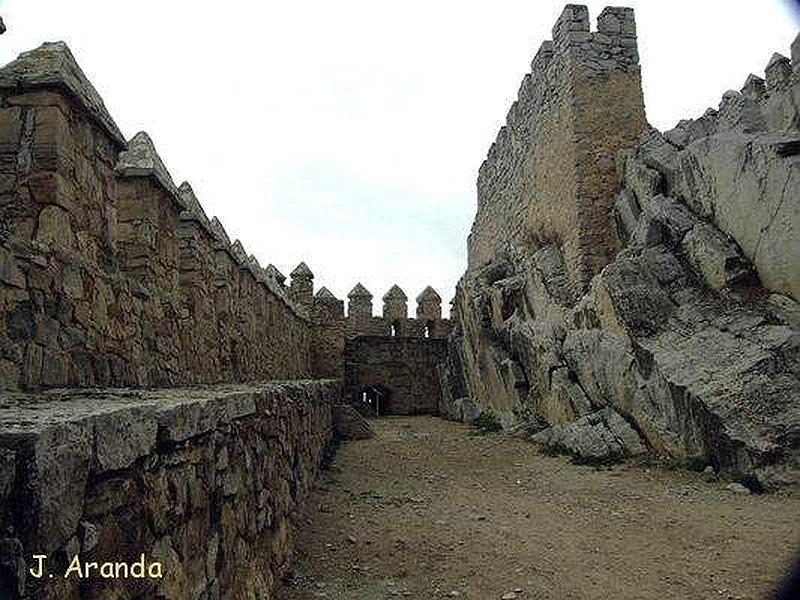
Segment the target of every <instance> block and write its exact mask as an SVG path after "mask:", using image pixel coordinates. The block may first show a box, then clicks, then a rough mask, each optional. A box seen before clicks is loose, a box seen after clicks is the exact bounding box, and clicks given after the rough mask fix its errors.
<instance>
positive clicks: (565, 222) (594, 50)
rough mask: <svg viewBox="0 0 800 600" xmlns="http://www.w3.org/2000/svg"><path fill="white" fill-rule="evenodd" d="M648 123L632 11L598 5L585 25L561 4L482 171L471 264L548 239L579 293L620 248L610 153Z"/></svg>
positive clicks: (573, 8)
mask: <svg viewBox="0 0 800 600" xmlns="http://www.w3.org/2000/svg"><path fill="white" fill-rule="evenodd" d="M645 125H646V121H645V114H644V100H643V96H642V85H641V75H640V70H639V54H638V51H637V42H636V23H635V21H634V16H633V10H632V9H629V8H616V7H609V8H605V9H604V10H603V11H602V13H600V15H599V17H598V19H597V30H596V31H591V29H590V25H589V11H588V10H587V8H586V7H585V6H580V5H575V4H569V5H567V6H566V7H565V8H564V11H563V12H562V14H561V16H560V17H559V19H558V21H557V22H556V24H555V26H554V27H553V40H552V41H545V42H544V43H543V44H542V45H541V47H540V48H539V51H538V52H537V53H536V56H535V57H534V59H533V62H532V63H531V72H530V73H528V74H527V75H526V76H525V77H524V79H523V81H522V85H521V86H520V88H519V92H518V95H517V100H516V101H515V102H514V103H513V105H512V106H511V109H510V110H509V112H508V116H507V118H506V124H505V125H504V126H503V127H501V128H500V131H499V133H498V135H497V139H496V140H495V142H494V144H492V147H491V149H490V150H489V154H488V156H487V158H486V160H485V161H484V163H483V165H482V166H481V168H480V171H479V174H478V211H477V214H476V217H475V222H474V223H473V226H472V231H471V233H470V237H469V239H468V249H469V252H468V254H469V258H468V263H469V268H470V269H477V268H480V267H482V266H483V265H486V264H487V263H489V262H491V261H493V260H495V259H497V258H498V257H501V256H502V255H504V254H505V252H506V250H507V249H508V247H509V246H511V247H515V248H519V249H522V250H524V251H531V250H534V251H535V250H536V248H537V247H538V246H540V245H541V244H542V243H544V242H553V243H555V244H557V246H558V249H559V253H560V255H561V256H563V260H564V263H565V266H566V270H567V275H568V277H569V283H570V288H571V291H572V292H573V295H574V296H576V297H577V296H578V295H580V294H581V293H582V292H583V291H585V290H586V288H587V286H588V284H589V281H590V280H591V278H592V276H594V275H595V274H597V273H598V272H599V271H600V270H601V269H602V268H603V267H604V266H605V265H606V264H608V262H609V261H610V260H611V259H613V257H614V255H615V253H616V250H617V239H616V234H615V229H614V226H613V221H612V219H611V216H610V215H611V207H612V205H613V203H614V199H615V195H616V194H617V192H618V191H619V185H620V184H619V179H618V178H617V174H616V156H617V152H618V151H619V150H621V149H624V148H630V147H633V146H634V145H635V144H636V143H637V141H638V139H639V136H640V135H641V133H642V131H643V130H644V128H645Z"/></svg>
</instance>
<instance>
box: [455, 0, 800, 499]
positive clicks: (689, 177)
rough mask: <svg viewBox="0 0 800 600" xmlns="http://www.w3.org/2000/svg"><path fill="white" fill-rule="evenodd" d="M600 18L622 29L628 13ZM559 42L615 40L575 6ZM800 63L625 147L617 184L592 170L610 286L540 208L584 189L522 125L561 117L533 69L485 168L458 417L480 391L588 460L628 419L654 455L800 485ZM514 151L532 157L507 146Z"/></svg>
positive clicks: (491, 406)
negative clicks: (607, 214)
mask: <svg viewBox="0 0 800 600" xmlns="http://www.w3.org/2000/svg"><path fill="white" fill-rule="evenodd" d="M576 15H577V16H576ZM600 21H601V25H602V27H601V28H605V29H608V30H609V31H616V30H617V23H618V21H619V20H618V19H617V18H616V17H615V18H613V19H612V18H611V17H609V16H603V17H602V18H601V19H600ZM556 34H557V35H558V36H561V42H560V45H559V43H556V44H555V45H544V46H543V47H542V49H541V50H540V52H539V54H537V58H536V59H534V67H537V65H538V66H539V67H540V68H543V69H551V68H552V67H551V66H550V65H554V64H556V65H557V64H559V60H561V59H563V58H564V57H565V56H567V54H568V53H569V50H568V48H569V47H570V44H572V43H575V41H576V40H578V39H580V40H583V41H582V42H580V43H584V44H589V43H591V42H589V41H588V40H590V39H592V36H594V35H595V34H593V33H591V32H589V31H588V23H587V22H586V18H585V15H584V13H583V12H580V13H575V12H574V10H573V11H572V12H569V11H565V14H564V15H563V16H562V19H560V20H559V23H558V24H557V25H556V27H555V28H554V35H556ZM565 37H566V40H564V39H563V38H565ZM632 47H633V48H635V41H634V42H633V46H632ZM571 56H573V58H575V57H576V56H578V55H571ZM584 60H589V59H588V58H586V56H585V55H582V56H581V58H580V59H579V60H578V62H577V66H576V67H575V70H574V71H573V72H572V73H573V77H575V78H576V81H577V83H576V88H579V87H580V85H581V84H582V83H584V79H585V80H586V81H590V80H591V74H585V73H582V72H581V67H582V66H584V65H582V61H584ZM585 66H586V68H587V69H589V70H590V72H591V68H592V67H590V66H589V65H585ZM795 67H796V65H794V64H793V63H791V61H789V60H788V59H786V58H785V57H782V56H777V57H773V59H772V60H771V61H770V63H769V66H768V68H767V72H766V78H765V80H764V79H761V78H757V77H751V78H748V80H747V82H746V84H745V88H744V89H743V90H742V92H737V91H728V92H726V93H725V94H724V95H723V98H722V101H721V102H720V105H719V108H718V109H716V110H709V111H707V112H706V113H705V114H704V115H703V116H702V117H700V118H698V119H693V120H686V121H681V122H680V123H679V124H678V126H677V127H675V128H674V129H673V130H671V131H668V132H666V133H663V134H662V133H661V132H659V131H657V130H655V129H653V128H645V129H644V130H643V131H642V133H641V136H640V137H639V139H638V142H637V141H635V140H634V139H629V140H628V142H627V144H628V146H629V147H628V148H623V149H622V150H621V151H620V152H619V154H618V155H617V157H616V171H617V178H616V183H615V184H614V185H613V186H609V187H604V185H603V182H601V181H599V180H597V179H592V177H591V169H590V170H584V171H583V172H582V175H583V177H584V179H583V180H582V183H583V187H582V188H581V189H582V190H583V192H582V193H585V194H588V195H592V196H593V197H595V198H596V200H595V202H600V203H601V204H603V205H605V206H608V207H609V208H610V209H611V210H612V211H613V216H614V221H613V224H608V223H606V222H604V221H602V220H600V219H597V220H595V221H593V225H592V226H593V227H594V228H595V230H596V233H597V235H596V238H597V239H594V240H593V241H592V242H591V243H587V245H586V246H584V247H582V248H581V252H582V253H583V255H584V256H586V253H587V252H588V253H595V254H594V256H595V257H597V256H598V254H597V252H599V250H600V248H602V243H601V240H602V239H606V240H607V239H608V236H612V235H613V236H614V237H615V240H614V249H613V252H608V253H607V254H605V255H604V256H602V257H601V261H600V263H595V264H597V265H598V268H597V269H596V270H595V271H594V276H593V278H592V279H591V281H590V282H588V283H587V285H586V287H585V288H577V289H576V288H575V286H574V282H575V273H580V269H579V268H577V270H576V264H578V263H576V262H575V257H576V254H575V251H574V249H570V247H569V243H570V239H569V237H568V236H563V235H552V234H553V232H554V231H557V228H556V227H554V221H553V217H552V215H550V213H549V212H548V211H547V210H543V209H540V206H542V205H548V206H556V207H563V206H568V203H567V204H565V203H564V202H563V200H562V199H561V196H559V194H558V193H557V192H556V191H554V190H553V187H552V182H556V183H557V185H558V186H559V189H571V188H570V186H572V185H574V183H575V182H574V180H573V178H572V176H571V175H569V174H570V173H571V172H570V171H569V170H568V169H567V170H564V169H562V168H559V164H558V162H557V160H555V159H553V158H552V157H550V156H546V155H544V153H543V150H542V148H540V147H539V146H537V145H536V144H531V143H530V142H528V143H522V141H520V140H526V139H527V140H535V139H537V138H536V137H534V136H533V135H532V134H531V133H530V132H527V133H526V130H525V129H524V128H523V129H520V128H518V127H516V125H515V124H516V123H517V121H516V120H513V119H512V117H516V116H517V115H528V119H530V122H531V123H532V124H533V125H535V128H536V132H537V135H542V132H547V131H550V130H551V129H552V128H554V127H555V126H556V124H557V123H558V117H557V116H554V115H553V114H552V113H551V109H550V108H548V107H547V105H546V104H544V103H543V102H544V100H542V99H541V98H540V97H539V96H538V95H537V94H544V93H545V91H546V90H547V89H549V88H548V85H550V83H542V82H538V83H536V82H535V76H536V73H534V82H533V84H534V87H532V88H531V87H529V86H531V85H532V81H531V80H529V79H527V78H526V81H524V82H523V87H522V90H521V93H520V98H519V99H518V100H517V102H515V104H514V105H513V106H512V109H511V111H510V112H509V119H510V120H509V124H508V125H507V126H506V127H505V128H504V129H503V130H502V131H501V134H500V137H499V138H498V141H497V142H495V144H494V145H493V147H492V149H491V150H490V152H489V158H488V159H487V162H486V163H485V164H484V166H483V167H482V171H481V176H480V178H479V210H478V216H477V217H476V221H475V224H474V226H473V234H472V236H473V237H472V240H471V242H470V243H471V246H470V248H471V253H472V254H471V261H470V268H469V269H468V270H467V273H466V274H465V276H464V277H463V278H462V280H461V281H460V282H459V285H458V289H457V293H456V299H455V305H454V308H455V316H456V323H455V328H454V331H453V334H452V335H451V337H450V341H449V344H448V351H449V356H448V361H447V363H446V364H445V365H444V366H443V368H442V373H441V376H442V381H443V385H444V387H445V391H444V394H443V398H444V402H445V405H446V409H445V410H446V412H448V413H450V414H455V415H457V414H458V413H459V411H458V410H457V409H456V406H455V402H456V399H458V398H463V397H468V398H470V399H471V402H473V403H474V404H475V405H476V406H478V407H479V408H480V409H481V410H487V411H492V412H494V413H495V414H496V415H497V416H498V418H499V419H500V420H501V422H502V423H503V424H504V425H505V426H506V427H508V428H510V429H514V430H516V429H518V428H519V427H525V428H526V429H528V430H535V429H538V428H540V426H541V425H545V426H546V425H550V426H551V427H550V428H549V429H547V430H546V433H540V434H538V435H539V438H540V439H541V440H543V441H546V442H548V443H549V441H550V439H551V438H552V439H553V440H554V441H553V444H555V445H559V444H563V445H564V446H569V447H570V450H569V451H570V452H573V453H575V454H578V455H582V456H585V457H586V458H597V457H598V456H607V455H613V454H615V453H616V454H620V453H621V451H620V449H619V447H617V446H615V445H614V443H611V442H609V441H608V439H607V438H608V436H605V437H604V434H603V432H604V431H605V430H606V429H607V428H606V426H605V425H599V424H598V423H597V422H595V421H592V419H595V418H596V417H593V416H592V415H599V414H612V413H613V414H618V415H621V416H622V417H624V421H625V422H628V423H630V424H631V425H633V427H634V428H635V430H636V432H637V435H640V436H641V438H642V440H643V442H644V443H645V444H646V446H647V447H648V448H649V450H651V451H655V452H658V453H663V454H667V455H670V456H672V457H673V458H676V459H678V460H686V461H689V460H701V461H705V462H707V463H710V464H712V465H713V466H714V468H715V469H717V470H718V471H721V472H722V473H723V474H724V475H729V476H730V475H741V474H743V473H747V474H754V475H757V476H758V477H759V478H760V479H761V480H762V482H763V483H766V484H768V485H769V484H778V483H782V482H784V481H791V480H797V478H798V474H800V460H799V459H800V446H798V439H800V406H799V405H798V403H797V399H798V398H800V369H799V368H798V358H797V357H798V344H800V328H798V326H799V325H800V322H799V321H798V318H797V315H798V314H800V313H798V309H800V305H798V304H797V299H798V291H797V277H798V275H800V270H798V268H797V265H799V264H800V246H798V243H800V236H798V235H797V233H798V231H800V212H798V211H800V204H798V203H797V202H796V201H794V200H795V199H796V198H798V197H800V189H798V188H797V185H798V181H799V180H798V177H797V173H798V171H797V169H798V164H800V163H798V162H797V160H798V156H799V155H800V154H798V148H800V143H798V139H800V137H798V136H800V118H799V117H798V111H797V106H798V102H797V98H798V91H799V90H800V80H798V78H797V69H796V68H795ZM608 68H610V69H612V71H613V69H621V63H616V65H613V68H612V65H608ZM546 72H548V73H549V72H550V71H546ZM765 81H766V83H765ZM615 84H616V85H620V86H621V88H620V94H622V95H623V97H625V98H628V96H626V95H625V94H627V92H628V91H630V89H629V87H626V86H630V85H634V86H636V85H638V84H637V83H636V82H633V83H632V82H631V81H627V82H624V81H622V80H620V81H619V82H615ZM612 87H613V84H612ZM626 90H627V91H626ZM523 91H524V92H525V93H524V94H523V93H522V92H523ZM573 93H577V92H573ZM572 99H573V100H574V101H576V102H579V101H580V99H579V98H578V97H573V98H572ZM579 115H580V116H585V117H586V118H587V119H588V121H587V122H588V123H589V124H590V125H589V126H588V127H587V128H586V129H584V130H583V132H584V134H585V136H586V137H585V138H584V139H583V140H582V143H583V144H584V145H585V146H586V148H587V153H590V152H591V148H592V146H593V144H600V143H602V142H601V140H600V139H595V137H593V136H595V135H596V136H599V137H602V134H601V129H597V128H595V129H593V128H592V126H591V124H592V123H594V121H592V119H593V118H595V117H596V116H597V115H596V114H595V113H592V112H590V111H589V112H586V113H579ZM628 118H632V117H628V116H626V117H624V119H628ZM512 128H516V129H514V131H512ZM532 128H533V126H532ZM525 135H527V136H528V137H527V138H526V137H525ZM504 140H506V141H504ZM507 140H514V141H518V143H516V144H511V143H510V142H509V141H507ZM623 146H624V144H623ZM509 147H510V148H513V149H514V152H513V153H511V152H508V151H506V152H504V153H502V154H498V149H502V148H509ZM537 162H539V163H541V165H542V167H543V168H545V169H547V171H548V173H549V176H550V178H551V182H549V183H548V182H546V181H544V180H541V182H540V183H536V184H535V185H529V184H526V181H529V180H528V179H527V178H528V177H530V172H529V171H525V168H524V167H520V165H528V164H531V163H537ZM490 181H494V182H497V187H496V189H494V190H493V191H491V190H490V191H491V194H490V195H488V196H487V190H488V189H489V188H485V187H482V185H484V186H485V185H486V182H490ZM526 186H527V187H526ZM531 190H533V193H531ZM576 197H577V198H578V199H580V197H581V196H580V194H578V193H576V192H570V193H568V199H574V198H576ZM486 198H493V199H494V200H493V201H492V202H487V201H486ZM598 199H599V200H598ZM790 199H791V200H790ZM570 201H571V200H570ZM481 202H483V203H485V207H483V208H482V205H481ZM520 205H521V206H523V207H526V206H527V207H528V208H529V209H530V212H529V213H527V214H528V220H527V221H526V220H523V219H522V218H521V217H512V216H509V214H508V213H507V211H506V212H503V211H505V210H506V209H508V208H509V207H512V208H513V207H514V206H517V207H519V206H520ZM504 207H505V208H504ZM612 207H613V208H612ZM520 210H521V211H522V212H520V214H523V213H524V212H525V209H524V208H523V209H520ZM517 212H519V211H517ZM515 219H516V221H515V222H517V223H525V224H526V226H527V230H526V232H525V235H527V239H526V240H525V241H522V236H521V234H520V232H519V231H517V230H516V229H514V228H513V227H510V225H509V223H510V222H511V221H514V220H515ZM567 222H568V223H569V224H570V225H571V226H573V227H575V226H579V221H576V220H569V221H567ZM555 223H557V221H556V222H555ZM487 236H488V237H487ZM488 240H491V242H492V244H493V246H491V247H490V246H489V245H487V244H489V241H488ZM479 257H480V260H477V259H478V258H479ZM576 291H577V292H578V293H576ZM611 409H613V411H612V413H608V412H599V411H610V410H611ZM614 411H615V412H614ZM603 423H605V421H603Z"/></svg>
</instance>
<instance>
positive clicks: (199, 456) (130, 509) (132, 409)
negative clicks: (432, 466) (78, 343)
mask: <svg viewBox="0 0 800 600" xmlns="http://www.w3.org/2000/svg"><path fill="white" fill-rule="evenodd" d="M340 396H341V389H340V383H339V382H333V381H314V382H310V381H301V382H284V383H279V382H272V383H266V384H258V385H239V386H230V385H228V386H225V387H224V389H222V388H214V387H206V388H192V389H183V390H181V389H172V390H160V391H136V392H133V391H130V390H116V391H113V390H105V391H98V390H92V391H91V392H81V391H75V390H73V391H70V392H65V391H62V390H59V391H55V392H52V391H51V392H41V393H37V394H36V396H30V395H22V394H14V393H12V394H7V395H6V397H4V404H3V407H2V408H0V466H2V469H0V483H1V484H2V485H0V527H1V528H2V534H0V547H2V548H3V567H4V568H2V569H0V596H2V597H3V598H16V597H19V596H18V595H17V594H19V595H20V596H22V597H25V598H52V599H61V598H84V599H87V600H88V599H95V598H96V599H98V600H100V599H106V598H117V597H121V598H129V597H147V598H151V597H164V598H192V597H210V598H269V597H271V594H272V592H273V588H274V585H275V583H276V581H277V579H278V578H279V577H280V576H281V574H282V573H283V572H284V571H285V568H286V565H287V560H288V558H289V553H290V551H291V549H292V544H293V537H294V527H295V526H296V525H297V521H296V514H297V510H298V508H299V506H300V505H301V504H302V503H303V502H304V501H305V500H306V498H307V497H308V494H309V492H310V490H311V485H312V483H313V480H314V478H315V476H316V474H317V472H318V470H319V467H320V463H321V461H322V459H323V454H324V452H325V449H326V447H327V445H328V443H329V442H330V440H331V435H332V432H331V427H332V424H331V406H332V405H333V404H334V403H336V402H337V401H338V399H339V398H340ZM34 554H46V555H47V556H48V560H47V569H48V571H49V572H50V573H55V574H57V575H56V576H54V577H52V578H47V577H45V578H42V579H35V578H33V577H31V576H30V575H29V574H28V567H32V566H34V564H35V563H34V562H33V561H32V559H31V556H32V555H34ZM141 554H144V555H145V557H146V561H147V564H148V565H149V564H151V563H153V562H160V563H161V564H162V578H161V579H148V578H140V579H135V578H118V579H113V578H112V579H103V578H100V577H98V576H97V573H96V572H93V573H92V577H91V578H87V579H80V578H78V576H77V575H75V573H74V572H73V573H72V574H71V576H70V577H68V578H64V577H63V576H62V575H63V574H64V573H65V572H66V570H67V567H68V562H69V561H70V560H71V559H72V557H73V556H78V555H79V556H80V559H81V560H82V561H86V562H90V561H99V562H103V561H106V560H112V561H115V562H116V561H120V562H127V563H133V562H134V561H138V560H139V558H140V555H141Z"/></svg>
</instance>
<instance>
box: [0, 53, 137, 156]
mask: <svg viewBox="0 0 800 600" xmlns="http://www.w3.org/2000/svg"><path fill="white" fill-rule="evenodd" d="M47 88H50V89H53V88H55V89H57V90H61V91H62V92H66V93H68V94H69V95H71V96H72V97H73V99H74V100H75V101H76V102H77V103H78V104H79V105H80V106H81V107H82V108H83V109H84V110H85V111H86V112H87V114H88V115H89V117H90V118H91V119H92V120H93V121H94V122H95V123H96V124H97V125H99V126H100V127H101V128H102V129H103V131H105V132H106V134H108V136H109V137H110V138H111V139H112V140H113V141H114V142H116V144H117V146H118V148H120V149H122V148H125V138H124V137H123V135H122V133H121V132H120V130H119V127H117V124H116V123H115V122H114V119H112V118H111V115H110V114H109V113H108V110H107V109H106V107H105V104H103V99H102V98H101V97H100V94H98V93H97V90H96V89H94V86H93V85H92V84H91V83H90V82H89V80H88V79H87V77H86V75H85V74H84V73H83V70H81V68H80V66H79V65H78V63H77V61H76V60H75V57H74V56H72V52H70V49H69V47H68V46H67V45H66V44H65V43H64V42H45V43H44V44H42V45H41V46H39V47H38V48H36V49H34V50H29V51H28V52H23V53H22V54H20V55H19V56H18V57H17V59H16V60H14V61H12V62H10V63H8V64H7V65H6V66H4V67H3V68H2V69H0V89H2V90H12V91H19V92H22V91H26V90H32V89H47Z"/></svg>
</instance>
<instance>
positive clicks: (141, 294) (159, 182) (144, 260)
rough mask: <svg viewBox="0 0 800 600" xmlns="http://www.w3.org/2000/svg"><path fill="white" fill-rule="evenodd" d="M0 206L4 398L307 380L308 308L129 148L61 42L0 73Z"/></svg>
mask: <svg viewBox="0 0 800 600" xmlns="http://www.w3.org/2000/svg"><path fill="white" fill-rule="evenodd" d="M0 199H1V201H0V223H2V226H1V227H2V230H0V322H2V323H3V328H2V329H1V330H0V389H7V390H8V389H11V390H13V389H36V388H40V387H84V386H101V387H102V386H168V385H179V384H188V383H210V382H221V381H249V380H266V379H275V378H300V377H307V376H310V375H312V373H313V365H312V358H311V350H310V345H311V341H312V335H313V334H312V328H311V322H310V317H309V311H310V308H311V307H310V306H308V305H302V304H301V303H298V302H296V301H295V300H293V299H292V298H290V294H289V290H288V289H287V288H285V287H284V286H283V285H282V282H279V281H277V280H276V279H275V278H274V276H272V277H271V276H269V275H268V274H267V271H265V270H264V269H262V268H261V267H260V265H259V264H258V262H257V261H256V260H255V258H254V257H252V256H249V257H248V256H247V254H246V253H245V251H244V249H243V248H242V246H241V244H240V243H239V242H238V241H237V242H235V243H234V244H231V243H230V240H228V239H227V235H226V234H225V231H224V229H223V228H222V225H221V224H220V223H219V221H218V220H216V219H213V220H211V221H210V220H209V219H208V218H207V217H206V215H205V214H204V212H203V209H202V207H201V205H200V203H199V201H198V200H197V198H196V197H195V195H194V192H193V190H192V188H191V186H190V185H189V184H188V183H184V184H182V185H181V186H180V189H178V188H177V187H176V186H175V184H174V183H173V182H172V179H171V177H170V175H169V173H168V171H167V170H166V168H165V167H164V165H163V163H162V162H161V159H160V158H159V157H158V154H157V152H156V150H155V148H154V147H153V145H152V142H151V141H150V139H149V137H148V136H147V135H146V134H144V133H140V134H137V135H136V136H135V137H134V138H133V139H132V140H130V142H126V141H125V139H124V138H123V136H122V134H121V133H120V132H119V130H118V129H117V126H116V125H115V124H114V121H113V119H112V118H111V116H110V115H109V114H108V112H107V111H106V109H105V107H104V106H103V102H102V100H101V99H100V97H99V96H98V95H97V92H96V91H95V90H94V88H93V87H92V85H91V83H89V81H88V80H87V79H86V77H85V75H84V74H83V72H82V71H81V70H80V67H79V66H78V65H77V63H76V62H75V60H74V58H73V57H72V55H71V53H70V51H69V49H68V48H67V47H66V46H65V45H64V44H63V43H55V44H45V45H43V46H41V47H40V48H38V49H36V50H33V51H31V52H27V53H23V54H22V55H20V57H19V58H18V59H17V60H16V61H14V62H12V63H10V64H9V65H7V66H5V67H4V68H2V69H0ZM312 277H313V275H312ZM307 283H308V285H310V279H308V282H307Z"/></svg>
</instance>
